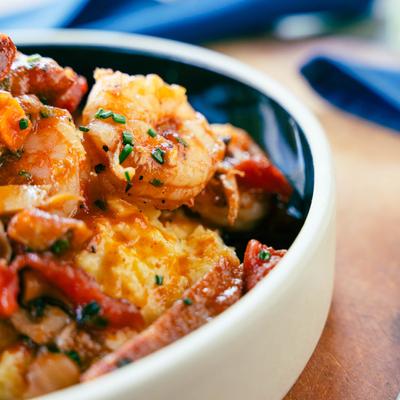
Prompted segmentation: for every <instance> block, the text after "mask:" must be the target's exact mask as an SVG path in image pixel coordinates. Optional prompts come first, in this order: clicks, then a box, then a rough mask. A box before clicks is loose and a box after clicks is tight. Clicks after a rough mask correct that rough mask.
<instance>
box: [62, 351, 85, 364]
mask: <svg viewBox="0 0 400 400" xmlns="http://www.w3.org/2000/svg"><path fill="white" fill-rule="evenodd" d="M65 355H66V356H68V357H69V358H70V359H71V360H72V361H75V362H76V363H77V364H78V365H81V364H82V360H81V357H80V356H79V354H78V353H77V352H76V351H75V350H68V351H66V352H65Z"/></svg>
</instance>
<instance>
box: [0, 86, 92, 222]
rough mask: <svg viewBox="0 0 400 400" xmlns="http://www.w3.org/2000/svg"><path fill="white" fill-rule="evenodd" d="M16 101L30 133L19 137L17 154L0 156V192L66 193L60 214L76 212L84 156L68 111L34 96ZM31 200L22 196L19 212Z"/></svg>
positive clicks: (78, 133) (2, 208)
mask: <svg viewBox="0 0 400 400" xmlns="http://www.w3.org/2000/svg"><path fill="white" fill-rule="evenodd" d="M0 95H1V93H0ZM17 100H18V103H17V104H18V105H19V106H21V108H22V109H23V110H24V112H25V113H26V115H29V117H30V118H29V122H27V123H26V126H27V129H30V131H29V134H28V135H27V136H26V137H24V138H23V145H22V147H20V148H19V149H18V150H17V151H11V150H7V151H6V152H3V154H2V155H1V157H0V185H4V186H0V188H2V189H3V190H2V192H4V193H8V192H10V193H16V191H15V189H16V188H18V187H19V186H21V187H25V188H26V189H28V188H32V189H34V188H38V187H41V188H42V189H45V191H46V193H47V194H48V195H49V196H53V195H57V194H60V193H69V194H70V195H73V196H72V197H71V196H70V197H69V198H67V199H66V201H65V203H64V204H63V205H62V207H61V214H64V215H66V216H71V215H73V214H74V213H75V212H76V210H77V205H78V202H79V200H80V196H81V194H82V191H83V189H82V185H84V176H85V160H86V155H85V151H84V148H83V146H82V143H81V136H80V134H81V132H79V131H78V130H77V129H76V128H75V125H74V123H73V120H72V117H71V115H70V114H69V112H68V111H66V110H62V109H59V108H55V107H50V106H44V105H43V104H42V103H41V102H40V101H39V100H38V99H37V97H36V96H21V97H19V98H17ZM0 108H1V104H0ZM0 119H1V117H0ZM24 126H25V125H23V126H22V127H24ZM23 130H25V129H23ZM21 143H22V142H21ZM14 149H15V148H12V150H14ZM7 188H10V189H13V190H8V189H7ZM26 191H27V190H25V192H26ZM25 192H24V193H25ZM28 192H29V193H31V192H32V190H28ZM35 192H37V190H36V191H35ZM39 192H42V190H39ZM31 197H32V196H25V199H26V200H27V202H26V201H22V202H19V203H21V204H20V206H21V209H22V208H26V207H29V206H32V204H30V202H29V199H30V198H31ZM36 197H37V196H36ZM36 197H35V198H36ZM6 200H7V198H6V196H5V198H2V199H1V200H0V210H4V211H5V212H7V207H5V206H4V207H3V206H2V203H3V202H5V201H6ZM17 203H18V201H17ZM25 203H26V204H25ZM8 205H10V204H8ZM34 205H36V206H37V205H39V204H36V203H35V204H34ZM11 208H12V207H11ZM12 211H18V210H15V209H12Z"/></svg>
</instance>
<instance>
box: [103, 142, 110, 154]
mask: <svg viewBox="0 0 400 400" xmlns="http://www.w3.org/2000/svg"><path fill="white" fill-rule="evenodd" d="M103 150H104V151H105V152H106V153H107V152H108V151H109V150H110V149H109V148H108V146H107V145H106V144H105V145H104V146H103Z"/></svg>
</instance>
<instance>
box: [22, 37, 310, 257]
mask: <svg viewBox="0 0 400 400" xmlns="http://www.w3.org/2000/svg"><path fill="white" fill-rule="evenodd" d="M19 49H20V50H21V51H22V52H24V53H27V54H31V53H40V54H42V55H44V56H47V57H52V58H54V59H55V60H56V61H58V62H59V63H60V64H61V65H69V66H71V67H72V68H73V69H74V70H75V71H77V72H78V73H80V74H82V75H84V76H85V77H86V78H87V79H88V81H89V86H91V85H92V84H93V79H92V75H93V70H94V69H95V68H96V67H106V68H113V69H116V70H120V71H123V72H127V73H129V74H148V73H155V74H158V75H160V76H161V77H162V78H163V79H165V80H166V81H167V82H169V83H178V84H180V85H182V86H184V87H185V88H186V89H187V93H188V96H189V100H190V102H191V104H192V105H193V106H194V108H195V109H196V110H198V111H200V112H201V113H203V114H204V115H205V116H206V117H207V118H208V120H209V121H210V122H218V123H224V122H230V123H232V124H233V125H236V126H239V127H241V128H244V129H245V130H247V131H248V132H249V133H250V134H251V135H252V136H253V137H254V138H255V139H256V140H257V142H258V143H259V144H260V145H261V146H263V148H264V149H265V151H266V152H267V154H268V155H269V157H270V158H271V159H272V160H273V162H274V163H275V164H276V165H277V166H279V168H281V170H282V171H283V172H284V173H285V175H286V176H287V177H288V179H289V180H290V182H291V184H292V185H293V187H294V188H295V192H294V194H293V196H292V198H291V201H290V204H289V206H288V208H287V209H282V208H281V207H280V205H279V204H277V205H276V210H275V212H274V214H273V217H271V218H269V219H267V220H265V221H262V222H261V223H260V226H259V227H258V228H257V229H255V230H254V231H253V232H249V233H246V234H240V235H236V234H230V233H224V235H225V239H226V240H227V241H228V242H229V243H231V244H233V245H235V246H237V247H238V250H239V251H240V250H242V248H243V246H245V244H246V243H247V240H248V239H249V238H258V239H260V240H262V241H264V242H266V243H268V244H270V245H273V246H275V247H282V248H287V247H288V246H289V245H290V244H291V243H292V241H293V240H294V238H295V237H296V236H297V234H298V232H299V230H300V228H301V226H302V224H303V221H304V219H305V217H306V215H307V212H308V210H309V207H310V203H311V198H312V193H313V185H314V168H313V162H312V156H311V152H310V149H309V146H308V143H307V141H306V139H305V136H304V134H303V132H302V130H301V128H300V127H299V125H298V124H297V123H296V121H295V120H294V119H293V118H292V117H291V115H290V114H289V113H288V112H287V111H286V110H285V108H284V105H280V104H278V103H276V102H275V101H274V100H272V99H271V98H269V97H268V96H267V95H265V94H263V93H261V92H259V91H258V90H256V89H254V88H252V87H251V86H248V85H246V84H244V83H242V82H239V81H237V80H235V79H232V78H230V77H228V76H225V75H223V74H221V73H219V72H217V71H214V70H213V69H212V68H209V67H205V66H204V65H195V64H191V63H190V62H187V61H185V59H177V58H175V57H168V56H165V55H160V54H157V53H156V52H153V51H152V50H151V49H149V51H146V52H143V51H137V50H131V49H126V48H119V47H118V45H117V44H116V45H115V46H113V47H106V46H101V47H99V46H85V45H74V46H71V45H37V46H19Z"/></svg>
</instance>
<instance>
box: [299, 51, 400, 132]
mask: <svg viewBox="0 0 400 400" xmlns="http://www.w3.org/2000/svg"><path fill="white" fill-rule="evenodd" d="M301 73H302V74H303V76H304V77H305V78H306V80H307V81H308V83H309V84H310V85H311V86H312V88H313V89H314V90H315V91H316V92H318V93H319V94H320V95H321V96H322V97H324V98H325V99H326V100H328V101H329V102H330V103H332V104H333V105H335V106H337V107H339V108H341V109H343V110H344V111H347V112H349V113H351V114H355V115H357V116H359V117H362V118H365V119H367V120H370V121H373V122H375V123H378V124H381V125H384V126H386V127H388V128H392V129H395V130H398V131H400V68H399V69H396V70H395V69H384V68H381V67H374V66H369V65H368V66H367V65H363V64H360V63H358V62H354V61H349V60H344V59H340V58H337V57H332V56H329V55H318V56H315V57H313V58H312V59H311V60H309V61H308V62H307V63H305V64H304V65H303V66H302V67H301Z"/></svg>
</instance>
